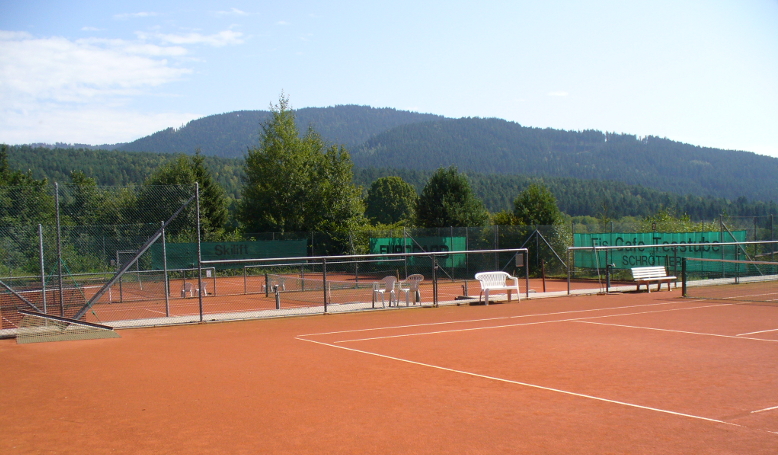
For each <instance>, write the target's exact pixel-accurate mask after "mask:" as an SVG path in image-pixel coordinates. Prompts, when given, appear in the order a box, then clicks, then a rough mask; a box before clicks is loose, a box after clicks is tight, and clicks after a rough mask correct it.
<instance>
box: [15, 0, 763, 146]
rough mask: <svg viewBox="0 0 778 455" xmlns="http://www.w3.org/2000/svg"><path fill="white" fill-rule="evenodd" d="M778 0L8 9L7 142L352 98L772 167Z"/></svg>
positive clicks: (80, 137)
mask: <svg viewBox="0 0 778 455" xmlns="http://www.w3.org/2000/svg"><path fill="white" fill-rule="evenodd" d="M777 86H778V0H732V1H716V0H705V1H683V0H675V1H664V0H656V1H627V0H622V1H597V0H593V1H585V2H584V1H560V0H549V1H544V2H537V1H511V2H507V1H489V0H479V1H455V0H449V1H424V0H417V1H413V2H411V1H402V0H401V1H394V2H365V1H329V2H315V1H295V0H286V1H259V2H257V1H242V0H241V1H233V2H229V3H228V2H223V1H220V2H212V1H198V0H187V1H167V0H159V1H154V2H150V1H133V2H126V1H123V2H114V1H105V0H101V1H94V0H81V1H78V2H76V1H39V0H26V1H18V0H14V1H8V0H0V142H4V143H9V144H20V143H31V142H57V141H59V142H67V143H86V144H106V143H109V144H110V143H116V142H124V141H131V140H134V139H137V138H139V137H143V136H146V135H148V134H151V133H154V132H156V131H159V130H162V129H164V128H167V127H171V126H172V127H179V126H181V125H183V124H185V123H186V122H188V121H190V120H193V119H196V118H200V117H204V116H207V115H212V114H219V113H223V112H231V111H236V110H253V109H268V107H269V105H270V104H271V103H274V102H277V100H278V98H279V96H280V94H281V93H282V91H283V92H284V93H285V94H287V95H288V96H289V98H290V101H291V103H292V106H293V107H295V108H302V107H323V106H333V105H338V104H360V105H369V106H373V107H392V108H396V109H402V110H412V111H417V112H428V113H434V114H440V115H445V116H448V117H457V118H458V117H498V118H504V119H507V120H511V121H515V122H518V123H520V124H522V125H525V126H533V127H541V128H545V127H551V128H559V129H567V130H583V129H597V130H600V131H611V132H618V133H629V134H635V135H638V136H647V135H653V136H660V137H667V138H669V139H673V140H677V141H682V142H687V143H691V144H695V145H702V146H710V147H718V148H726V149H734V150H745V151H752V152H755V153H759V154H763V155H771V156H776V157H778V127H776V125H778V90H777Z"/></svg>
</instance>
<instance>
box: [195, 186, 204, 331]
mask: <svg viewBox="0 0 778 455" xmlns="http://www.w3.org/2000/svg"><path fill="white" fill-rule="evenodd" d="M195 203H196V206H195V207H196V210H197V220H196V221H197V222H196V225H197V299H198V305H199V306H200V322H203V250H202V244H201V243H202V242H200V183H199V182H195Z"/></svg>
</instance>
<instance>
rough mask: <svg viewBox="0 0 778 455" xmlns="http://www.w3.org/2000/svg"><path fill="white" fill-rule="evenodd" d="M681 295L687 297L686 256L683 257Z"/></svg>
mask: <svg viewBox="0 0 778 455" xmlns="http://www.w3.org/2000/svg"><path fill="white" fill-rule="evenodd" d="M681 295H682V296H684V297H686V257H683V258H681Z"/></svg>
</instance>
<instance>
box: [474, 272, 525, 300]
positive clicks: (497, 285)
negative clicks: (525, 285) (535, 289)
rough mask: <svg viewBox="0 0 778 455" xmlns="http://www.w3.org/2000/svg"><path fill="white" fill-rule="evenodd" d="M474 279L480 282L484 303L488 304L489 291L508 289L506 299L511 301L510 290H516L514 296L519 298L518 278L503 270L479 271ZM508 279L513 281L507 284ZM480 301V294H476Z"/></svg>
mask: <svg viewBox="0 0 778 455" xmlns="http://www.w3.org/2000/svg"><path fill="white" fill-rule="evenodd" d="M475 279H476V280H478V281H479V282H480V283H481V294H483V295H484V300H485V301H486V304H487V305H489V292H490V291H508V301H509V302H510V301H511V292H513V291H516V298H517V299H518V300H521V294H520V291H519V279H518V278H516V277H514V276H510V275H509V274H507V273H505V272H481V273H476V274H475ZM508 281H513V283H512V284H509V283H508ZM478 301H479V302H480V301H481V295H480V294H479V295H478Z"/></svg>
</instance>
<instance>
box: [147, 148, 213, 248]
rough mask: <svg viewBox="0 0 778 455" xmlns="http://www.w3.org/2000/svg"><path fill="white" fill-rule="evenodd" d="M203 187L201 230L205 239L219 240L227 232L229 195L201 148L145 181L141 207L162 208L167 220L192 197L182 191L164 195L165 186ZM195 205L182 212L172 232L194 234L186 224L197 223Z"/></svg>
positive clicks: (182, 156)
mask: <svg viewBox="0 0 778 455" xmlns="http://www.w3.org/2000/svg"><path fill="white" fill-rule="evenodd" d="M195 182H196V183H198V184H199V186H200V229H201V232H202V234H203V240H206V241H214V240H218V239H220V238H221V236H223V234H224V228H225V225H226V223H227V197H226V195H225V192H224V189H223V188H222V187H221V186H220V185H219V184H218V183H217V182H216V181H215V180H214V178H213V176H212V175H211V173H210V171H209V170H208V168H206V167H205V159H204V158H203V156H202V155H201V153H200V150H199V149H198V150H197V151H196V152H195V155H194V156H187V155H179V156H178V157H177V158H176V159H174V160H173V161H170V162H168V163H167V164H165V165H163V166H161V167H159V168H158V169H157V170H156V171H155V172H154V173H152V174H151V175H150V176H149V177H148V178H147V179H146V181H145V182H144V187H145V191H143V192H142V194H141V196H140V197H139V202H138V203H139V206H141V207H142V206H147V207H159V208H161V209H162V210H161V212H160V216H162V217H163V218H164V219H165V220H167V218H168V217H169V216H171V215H172V214H173V213H174V212H175V211H176V210H178V207H180V206H181V205H183V204H184V202H186V200H187V199H188V198H189V196H191V193H189V194H180V195H177V196H178V197H171V196H167V197H163V196H162V193H164V192H165V190H164V189H162V188H161V187H160V186H162V185H183V186H190V185H191V186H192V187H194V183H195ZM195 210H196V209H195V205H194V204H193V203H192V204H190V205H189V207H188V208H187V209H186V211H185V212H183V213H182V214H180V215H179V216H178V218H177V219H176V220H175V221H174V222H173V224H172V226H170V228H169V230H168V231H169V232H170V233H171V234H173V235H175V234H179V233H182V232H186V231H188V232H190V233H193V232H195V231H193V230H191V229H187V226H189V227H193V226H195V223H196V219H195Z"/></svg>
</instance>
